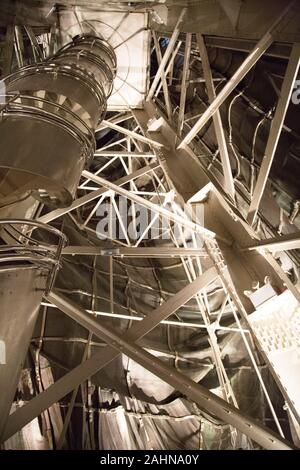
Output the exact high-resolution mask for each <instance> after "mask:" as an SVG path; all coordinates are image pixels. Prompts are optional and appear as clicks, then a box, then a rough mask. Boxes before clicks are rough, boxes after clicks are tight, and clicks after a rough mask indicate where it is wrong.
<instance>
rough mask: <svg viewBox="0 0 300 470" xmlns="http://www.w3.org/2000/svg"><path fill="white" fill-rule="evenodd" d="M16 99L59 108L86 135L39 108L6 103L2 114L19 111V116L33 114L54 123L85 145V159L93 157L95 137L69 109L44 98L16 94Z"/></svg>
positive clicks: (72, 125)
mask: <svg viewBox="0 0 300 470" xmlns="http://www.w3.org/2000/svg"><path fill="white" fill-rule="evenodd" d="M12 94H13V93H7V94H5V95H0V97H9V96H12ZM16 98H21V99H28V100H32V101H33V102H34V101H36V102H41V103H46V104H47V105H50V106H53V107H54V108H59V109H60V110H62V111H63V112H65V113H67V114H69V115H70V116H71V117H72V118H73V119H75V120H76V121H78V122H79V123H80V124H81V125H82V126H83V127H84V128H85V130H86V131H87V133H85V132H83V131H82V130H81V129H80V128H79V127H78V125H76V124H75V123H74V122H72V121H71V120H69V119H67V121H68V124H67V125H66V120H65V118H62V117H61V116H59V115H58V114H55V113H54V112H51V111H47V110H45V109H41V108H40V107H35V106H30V105H27V104H24V103H16V102H15V101H8V102H7V103H6V104H5V106H4V107H3V110H2V111H1V112H2V114H5V113H11V112H13V113H14V112H15V111H14V110H21V111H22V112H23V114H22V113H18V114H19V115H20V116H22V115H26V114H34V115H35V116H37V117H39V118H44V120H45V121H47V122H55V123H56V124H57V125H58V126H59V127H61V128H63V129H64V130H67V131H68V132H71V131H73V133H74V134H75V136H77V137H78V138H79V140H80V141H81V143H83V144H85V146H86V148H87V150H88V155H87V157H89V158H91V157H92V156H93V154H94V152H95V148H96V142H95V136H94V134H93V132H92V131H91V129H90V128H89V127H88V126H87V124H86V123H85V122H84V121H83V120H82V119H81V118H80V117H78V116H77V115H76V114H75V113H74V112H73V111H71V110H70V109H68V108H67V107H65V106H63V105H60V104H58V103H53V102H52V101H49V100H45V99H44V98H39V97H36V96H30V95H22V94H19V93H18V94H17V96H16ZM45 118H46V119H45ZM47 118H48V119H47Z"/></svg>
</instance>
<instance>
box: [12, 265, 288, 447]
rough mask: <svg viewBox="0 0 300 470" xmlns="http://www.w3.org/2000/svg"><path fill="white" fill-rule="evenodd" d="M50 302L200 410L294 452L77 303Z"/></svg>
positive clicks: (58, 297) (53, 297) (57, 299)
mask: <svg viewBox="0 0 300 470" xmlns="http://www.w3.org/2000/svg"><path fill="white" fill-rule="evenodd" d="M212 269H214V268H212ZM48 299H49V300H51V301H52V302H53V303H54V304H55V305H56V306H57V307H58V308H59V309H60V310H61V311H63V312H64V313H65V314H66V315H68V316H69V317H70V318H72V319H73V320H74V321H76V322H78V323H79V324H80V325H81V326H83V327H85V328H87V329H88V330H89V331H90V332H91V333H93V334H94V335H95V336H97V337H98V338H100V339H102V340H104V341H105V342H106V343H107V344H109V345H110V347H112V348H113V349H115V351H116V354H118V353H119V352H120V353H123V354H125V355H126V356H128V357H129V358H131V359H132V360H133V361H135V362H137V363H138V364H140V365H141V366H142V367H144V368H145V369H147V370H148V371H150V372H151V373H152V374H154V375H156V376H157V377H159V378H160V379H161V380H163V381H164V382H166V383H168V384H169V385H171V386H172V387H174V389H175V390H178V391H179V392H181V393H182V394H183V395H185V396H186V397H188V398H189V399H191V400H193V401H194V402H195V403H197V404H198V405H199V406H200V408H202V409H204V410H206V411H207V412H208V413H210V414H212V415H215V416H217V417H218V418H219V419H221V420H222V421H224V422H225V423H228V424H230V425H231V426H234V427H235V428H236V429H238V430H239V431H241V432H242V433H244V434H246V435H247V436H249V437H250V438H251V439H253V440H254V441H256V442H257V443H258V444H260V445H261V446H262V447H263V448H265V449H270V450H271V449H274V450H275V449H276V450H290V449H291V448H292V447H291V444H289V443H288V442H287V441H286V440H284V439H282V438H281V437H280V436H278V435H277V434H275V433H273V432H272V431H271V430H269V429H268V428H266V427H264V426H262V425H260V424H258V423H257V421H256V420H255V419H253V418H251V417H249V416H247V415H246V414H244V413H242V412H240V411H239V410H238V409H237V408H235V407H234V406H232V405H230V404H229V403H227V402H226V401H225V400H223V399H221V398H219V397H218V396H217V395H215V394H213V393H212V392H210V391H208V390H207V389H206V388H205V387H203V386H202V385H200V384H198V383H196V382H194V381H193V380H191V379H190V378H188V377H187V376H186V375H184V374H182V373H180V372H178V371H177V370H176V369H174V368H173V367H170V366H169V365H167V364H166V363H164V362H163V361H162V360H160V359H158V358H157V357H155V356H153V355H152V354H150V353H148V352H147V351H146V350H144V349H143V348H142V347H141V346H139V345H137V344H136V343H135V342H134V341H133V340H132V339H127V336H128V334H127V335H126V337H124V336H121V335H119V334H117V333H115V332H114V331H113V330H112V329H111V328H108V327H105V326H104V325H101V324H99V323H98V322H97V321H95V320H94V318H92V317H91V316H88V315H87V314H86V312H85V310H83V309H81V308H80V307H78V306H77V305H76V303H74V302H72V301H69V300H68V299H67V298H66V297H64V296H62V295H60V294H58V293H56V292H55V291H53V292H51V293H50V294H49V295H48ZM151 316H152V315H151ZM140 325H141V323H139V324H137V325H136V326H137V327H139V326H140ZM21 409H22V408H21Z"/></svg>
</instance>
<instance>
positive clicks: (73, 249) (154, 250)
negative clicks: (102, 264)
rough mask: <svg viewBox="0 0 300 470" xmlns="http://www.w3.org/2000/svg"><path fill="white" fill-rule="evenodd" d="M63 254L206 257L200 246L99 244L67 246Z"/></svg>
mask: <svg viewBox="0 0 300 470" xmlns="http://www.w3.org/2000/svg"><path fill="white" fill-rule="evenodd" d="M62 254H63V255H88V256H114V257H125V258H127V257H128V258H129V257H130V258H131V257H135V258H175V257H178V256H179V257H181V256H189V257H190V256H202V257H207V256H208V255H207V253H206V251H205V250H202V249H200V248H172V247H167V248H164V247H160V246H157V247H156V246H155V247H146V248H144V247H141V248H140V247H138V248H136V247H120V248H114V247H112V248H111V249H110V248H101V247H99V246H67V247H65V248H63V250H62Z"/></svg>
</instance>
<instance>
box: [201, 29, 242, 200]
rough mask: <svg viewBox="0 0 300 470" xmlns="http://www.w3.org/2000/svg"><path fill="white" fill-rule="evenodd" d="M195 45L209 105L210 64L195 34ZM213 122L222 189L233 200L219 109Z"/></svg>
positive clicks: (212, 93) (212, 91)
mask: <svg viewBox="0 0 300 470" xmlns="http://www.w3.org/2000/svg"><path fill="white" fill-rule="evenodd" d="M197 43H198V49H199V52H200V56H201V61H202V70H203V75H204V79H205V84H206V90H207V95H208V99H209V102H210V104H211V103H213V101H214V100H215V99H216V91H215V86H214V82H213V77H212V73H211V68H210V64H209V60H208V54H207V50H206V46H205V42H204V38H203V36H202V35H201V34H197ZM213 122H214V128H215V133H216V137H217V142H218V147H219V151H220V156H221V161H222V167H223V174H224V189H225V191H226V192H227V193H228V194H229V195H230V196H231V198H232V199H233V200H234V193H235V190H234V182H233V177H232V172H231V166H230V160H229V154H228V149H227V144H226V139H225V133H224V129H223V124H222V118H221V114H220V111H219V109H218V110H217V111H216V112H215V114H214V115H213Z"/></svg>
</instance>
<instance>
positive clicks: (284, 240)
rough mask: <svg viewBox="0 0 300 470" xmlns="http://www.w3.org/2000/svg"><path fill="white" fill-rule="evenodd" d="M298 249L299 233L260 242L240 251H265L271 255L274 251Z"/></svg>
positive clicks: (299, 247) (299, 244) (299, 246)
mask: <svg viewBox="0 0 300 470" xmlns="http://www.w3.org/2000/svg"><path fill="white" fill-rule="evenodd" d="M299 249H300V232H295V233H289V234H288V235H282V236H280V237H273V238H268V239H266V240H261V241H258V242H256V243H255V244H253V245H249V246H247V247H243V248H241V250H242V251H253V250H257V251H260V250H267V251H270V252H271V253H274V252H276V251H288V250H299Z"/></svg>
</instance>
